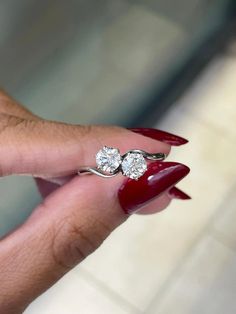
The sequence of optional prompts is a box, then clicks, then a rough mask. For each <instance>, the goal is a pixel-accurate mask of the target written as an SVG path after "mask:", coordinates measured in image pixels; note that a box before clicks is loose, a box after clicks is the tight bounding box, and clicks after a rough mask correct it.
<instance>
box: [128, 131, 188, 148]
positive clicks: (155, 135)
mask: <svg viewBox="0 0 236 314" xmlns="http://www.w3.org/2000/svg"><path fill="white" fill-rule="evenodd" d="M128 130H130V131H132V132H135V133H138V134H141V135H144V136H147V137H150V138H152V139H154V140H158V141H160V142H163V143H166V144H169V145H173V146H180V145H184V144H186V143H188V140H186V139H185V138H183V137H180V136H178V135H175V134H171V133H168V132H164V131H161V130H157V129H151V128H129V129H128Z"/></svg>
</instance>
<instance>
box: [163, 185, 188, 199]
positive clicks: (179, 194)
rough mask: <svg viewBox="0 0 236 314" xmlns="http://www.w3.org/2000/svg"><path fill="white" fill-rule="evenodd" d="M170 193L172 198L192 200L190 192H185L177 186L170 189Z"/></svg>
mask: <svg viewBox="0 0 236 314" xmlns="http://www.w3.org/2000/svg"><path fill="white" fill-rule="evenodd" d="M168 195H169V197H170V198H171V199H179V200H191V197H190V196H189V195H188V194H186V193H184V192H183V191H181V190H180V189H178V188H177V187H175V186H174V187H173V188H171V189H169V191H168Z"/></svg>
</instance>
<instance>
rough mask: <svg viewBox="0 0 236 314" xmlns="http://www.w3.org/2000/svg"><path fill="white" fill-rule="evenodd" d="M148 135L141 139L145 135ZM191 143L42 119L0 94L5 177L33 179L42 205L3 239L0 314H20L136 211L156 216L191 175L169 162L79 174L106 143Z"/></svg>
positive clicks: (152, 148)
mask: <svg viewBox="0 0 236 314" xmlns="http://www.w3.org/2000/svg"><path fill="white" fill-rule="evenodd" d="M142 134H143V135H145V136H143V135H142ZM186 142H187V141H186V140H184V139H182V138H180V137H177V136H174V135H172V134H169V133H165V132H161V131H157V130H152V129H133V130H127V129H124V128H120V127H112V126H79V125H69V124H65V123H59V122H52V121H47V120H43V119H40V118H39V117H37V116H35V115H33V114H32V113H31V112H29V111H28V110H27V109H25V108H24V107H22V106H21V105H19V104H18V103H17V102H15V101H14V100H12V99H11V98H10V97H9V96H8V95H6V94H5V93H4V92H0V176H7V175H11V174H21V175H22V174H24V175H31V176H33V177H34V178H36V181H37V184H38V187H39V190H40V192H41V194H42V196H43V201H42V203H41V204H40V205H39V206H38V207H37V208H36V209H35V210H34V211H33V213H32V214H31V216H30V217H29V218H28V219H27V220H26V221H25V223H24V224H23V225H22V226H20V227H19V228H18V229H17V230H15V231H13V232H12V233H11V234H9V235H7V236H6V237H5V238H3V239H2V240H1V242H0V283H1V284H0V313H2V314H16V313H17V314H18V313H22V312H23V311H24V309H25V308H26V307H27V306H28V304H29V303H30V302H32V301H33V300H34V299H35V298H36V297H37V296H38V295H40V294H41V293H42V292H44V291H45V290H46V289H48V288H49V287H50V286H51V285H53V284H54V283H55V282H56V281H57V280H59V279H60V278H61V277H62V276H63V275H64V274H65V273H66V272H68V271H69V270H70V269H71V268H72V267H74V266H75V265H77V264H78V263H80V262H81V261H82V260H83V259H84V258H86V256H88V255H89V254H90V253H92V252H93V251H94V250H96V249H97V248H98V247H99V245H100V244H101V243H102V242H103V240H104V239H105V238H106V237H107V236H108V235H109V234H110V233H111V232H112V230H113V229H114V228H116V227H117V226H118V225H120V224H121V223H123V222H124V221H125V220H126V219H127V218H128V217H129V215H130V214H131V213H134V212H137V211H138V213H141V214H147V213H154V212H158V211H160V210H162V209H164V208H165V207H166V206H167V205H168V204H169V203H170V201H171V199H172V198H173V197H176V198H182V199H184V198H188V196H187V195H186V194H184V193H183V192H181V191H180V190H178V189H177V188H175V187H174V186H175V184H176V183H177V182H178V181H179V180H181V179H182V178H183V177H184V176H185V175H187V173H188V172H189V169H188V167H186V166H184V165H182V164H178V163H172V162H151V163H150V164H149V166H148V170H147V172H146V173H145V174H144V175H143V176H142V177H141V178H140V179H139V180H138V181H135V180H131V179H126V178H124V177H123V176H121V175H118V176H116V177H114V178H112V179H104V178H100V177H98V176H96V175H84V176H78V175H76V170H78V168H79V167H80V166H83V165H93V164H94V155H95V153H96V152H97V151H98V150H99V149H100V148H101V147H102V146H104V145H107V146H112V147H117V148H119V149H120V150H121V152H122V153H124V152H126V151H128V150H129V149H134V148H139V149H143V150H145V151H147V152H163V153H166V154H168V153H169V152H170V145H169V144H172V145H181V144H184V143H186Z"/></svg>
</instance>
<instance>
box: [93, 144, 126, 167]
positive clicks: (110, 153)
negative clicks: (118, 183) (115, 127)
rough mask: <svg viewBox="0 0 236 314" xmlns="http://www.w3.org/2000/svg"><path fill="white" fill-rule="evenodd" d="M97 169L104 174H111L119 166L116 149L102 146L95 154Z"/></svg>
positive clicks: (118, 154)
mask: <svg viewBox="0 0 236 314" xmlns="http://www.w3.org/2000/svg"><path fill="white" fill-rule="evenodd" d="M96 162H97V167H98V168H99V169H101V170H102V171H104V172H109V173H113V172H114V171H115V170H116V169H117V168H119V166H120V164H121V155H120V152H119V150H118V149H116V148H112V147H107V146H104V147H103V148H102V149H100V150H99V152H98V153H97V154H96Z"/></svg>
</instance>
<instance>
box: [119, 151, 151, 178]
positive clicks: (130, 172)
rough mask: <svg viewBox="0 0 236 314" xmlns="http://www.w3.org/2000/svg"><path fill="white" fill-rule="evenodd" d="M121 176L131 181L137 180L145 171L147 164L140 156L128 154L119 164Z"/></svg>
mask: <svg viewBox="0 0 236 314" xmlns="http://www.w3.org/2000/svg"><path fill="white" fill-rule="evenodd" d="M121 167H122V171H123V174H124V175H125V176H127V177H129V178H131V179H135V180H138V178H140V177H141V176H142V175H143V174H144V172H145V171H146V170H147V164H146V161H145V159H144V157H143V155H142V154H140V153H128V154H127V155H126V156H125V158H124V159H123V161H122V164H121Z"/></svg>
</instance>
